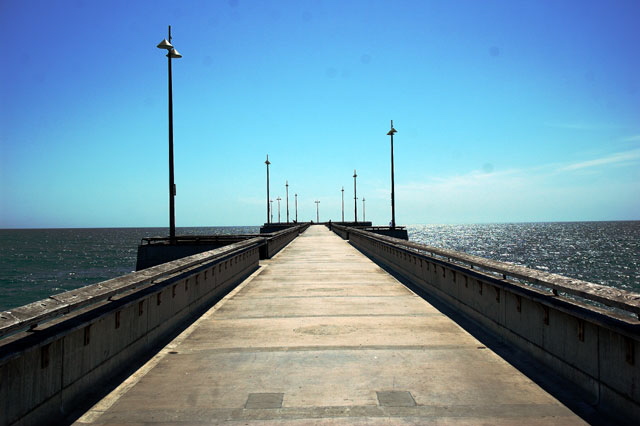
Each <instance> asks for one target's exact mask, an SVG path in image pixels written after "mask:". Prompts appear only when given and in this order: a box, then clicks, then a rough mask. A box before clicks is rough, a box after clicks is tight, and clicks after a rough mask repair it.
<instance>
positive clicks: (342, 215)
mask: <svg viewBox="0 0 640 426" xmlns="http://www.w3.org/2000/svg"><path fill="white" fill-rule="evenodd" d="M342 222H344V186H343V187H342Z"/></svg>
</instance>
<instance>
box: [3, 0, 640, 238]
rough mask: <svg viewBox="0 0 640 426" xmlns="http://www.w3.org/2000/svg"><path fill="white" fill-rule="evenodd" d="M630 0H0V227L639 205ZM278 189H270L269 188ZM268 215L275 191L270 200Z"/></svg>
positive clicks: (614, 215) (566, 212) (467, 216)
mask: <svg viewBox="0 0 640 426" xmlns="http://www.w3.org/2000/svg"><path fill="white" fill-rule="evenodd" d="M638 22H640V1H637V0H628V1H625V0H615V1H610V0H607V1H604V0H603V1H585V0H559V1H558V0H535V1H534V0H530V1H520V0H502V1H491V0H483V1H476V0H469V1H462V0H456V1H448V0H447V1H445V0H442V1H427V0H424V1H418V0H415V1H402V0H394V1H355V0H354V1H345V0H338V1H329V0H327V1H322V0H317V1H316V0H313V1H311V0H290V1H275V0H274V1H268V0H260V1H258V0H253V1H249V0H219V1H214V0H211V1H205V0H202V1H195V0H193V1H171V2H164V1H130V0H126V1H118V0H116V1H97V0H96V1H89V0H85V1H82V0H57V1H50V0H44V1H34V0H0V39H1V40H2V42H3V47H4V52H5V53H4V54H3V55H2V56H3V58H2V65H1V66H0V144H1V145H0V227H4V228H6V227H120V226H168V189H167V187H168V166H167V164H168V160H167V158H168V154H167V151H168V150H167V145H168V142H167V140H168V138H167V60H166V58H165V56H164V52H163V51H161V50H159V49H157V48H156V44H158V43H159V42H160V41H161V40H162V39H163V38H165V37H166V36H167V26H168V25H172V35H173V44H174V45H175V47H176V48H177V49H178V50H179V51H180V53H181V54H182V55H183V58H182V59H178V60H174V61H173V83H174V86H173V91H174V123H175V133H174V134H175V173H176V178H175V180H176V185H177V197H176V223H177V226H216V225H258V224H261V223H263V222H264V221H265V220H266V170H265V164H264V161H265V157H266V155H267V154H269V159H270V161H271V162H272V164H271V170H270V171H271V195H272V198H273V199H276V197H278V196H280V197H281V198H282V207H281V209H282V213H281V217H282V220H283V221H284V220H285V181H286V180H288V181H289V202H290V211H291V215H293V214H294V207H293V204H294V194H295V193H297V194H298V217H299V219H300V220H310V219H315V215H316V204H315V203H314V201H315V200H320V205H319V208H320V219H321V220H328V219H333V220H339V219H340V215H341V191H340V190H341V188H342V187H343V186H344V189H345V191H344V194H345V215H346V219H347V220H352V219H353V178H352V176H353V170H354V169H357V173H358V197H359V198H360V199H359V200H358V214H359V218H360V219H362V216H361V214H362V202H361V199H362V197H364V198H366V219H367V220H371V221H373V222H374V223H376V224H388V222H389V220H390V216H391V208H390V186H391V185H390V159H389V157H390V155H389V154H390V152H389V151H390V148H389V145H390V143H389V137H388V136H386V133H387V131H388V130H389V124H390V123H389V120H391V119H393V120H394V126H395V128H396V129H397V130H398V133H397V134H396V136H395V138H394V143H395V171H396V174H395V181H396V217H397V223H398V224H417V223H478V222H523V221H567V220H624V219H640V49H639V48H638V46H640V26H639V25H638ZM274 206H277V202H274ZM276 220H277V207H276Z"/></svg>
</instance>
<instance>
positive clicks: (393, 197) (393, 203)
mask: <svg viewBox="0 0 640 426" xmlns="http://www.w3.org/2000/svg"><path fill="white" fill-rule="evenodd" d="M395 133H398V131H397V130H396V129H394V128H393V120H391V130H389V133H387V135H389V136H391V229H395V228H396V191H395V184H394V181H393V179H394V176H393V135H394V134H395Z"/></svg>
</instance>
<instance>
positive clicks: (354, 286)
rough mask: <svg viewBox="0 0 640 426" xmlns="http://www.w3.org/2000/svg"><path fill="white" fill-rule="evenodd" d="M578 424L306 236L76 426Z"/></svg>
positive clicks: (515, 375)
mask: <svg viewBox="0 0 640 426" xmlns="http://www.w3.org/2000/svg"><path fill="white" fill-rule="evenodd" d="M89 423H93V424H105V425H112V424H150V423H179V424H217V423H229V424H239V425H245V424H287V425H307V424H320V425H334V424H335V425H337V424H357V425H365V424H367V425H369V424H371V425H379V424H406V425H422V424H465V425H471V424H493V425H499V424H527V425H537V424H584V422H583V421H582V420H581V419H580V418H578V417H576V416H575V415H574V414H573V413H572V412H571V411H570V410H569V409H567V408H566V407H565V406H563V405H562V404H561V403H560V402H558V401H557V400H556V399H555V398H553V397H552V396H550V395H549V394H548V393H546V392H545V391H544V390H542V389H541V388H540V387H539V386H538V385H536V384H535V383H533V382H532V381H531V380H529V379H528V378H527V377H525V376H524V375H523V374H522V373H520V372H519V371H518V370H516V369H514V368H513V367H512V366H511V365H509V364H508V363H507V362H505V361H504V360H502V359H501V358H500V357H498V356H497V355H496V354H495V353H493V352H492V351H491V350H490V349H488V348H485V347H484V346H483V345H482V344H481V343H480V342H479V341H478V340H476V339H475V338H474V337H472V336H471V335H469V334H468V333H467V332H465V331H464V330H463V329H462V328H460V327H459V326H458V325H457V324H455V323H454V322H453V321H452V320H450V319H449V318H448V317H446V316H444V315H443V314H441V313H440V312H439V311H437V310H436V309H435V308H434V307H432V306H431V305H430V304H429V303H427V302H425V301H424V300H423V299H422V298H420V297H418V296H417V295H415V294H414V293H412V292H411V291H410V290H408V289H407V288H406V287H405V286H403V285H402V284H401V283H399V282H398V281H397V280H396V279H395V278H393V277H392V276H390V275H389V274H387V273H386V272H385V271H383V270H382V269H381V268H380V267H378V266H377V265H376V264H374V263H373V262H371V261H370V260H369V259H368V258H366V257H365V256H364V255H362V254H361V253H360V252H358V251H357V250H356V249H355V248H353V247H351V246H350V245H349V243H348V242H346V241H343V240H342V239H340V238H339V237H337V236H336V235H334V234H333V233H331V232H330V231H329V230H328V229H327V228H325V227H324V226H312V227H310V228H309V229H308V230H307V231H306V232H305V233H304V234H302V235H301V236H300V237H298V238H297V239H296V240H294V241H293V242H292V243H291V244H290V245H289V246H288V247H286V248H285V249H284V250H283V251H281V252H280V253H279V254H278V255H276V256H275V257H274V258H273V259H271V260H268V261H264V262H263V261H261V267H260V269H259V270H258V271H257V272H256V273H254V274H253V275H252V276H251V277H249V278H248V279H247V280H245V281H244V282H243V283H242V284H241V285H240V286H239V287H238V288H236V289H235V290H234V291H233V292H232V293H231V294H229V295H228V296H227V297H226V298H225V299H224V300H222V301H221V302H219V303H218V304H217V305H216V306H215V307H213V308H212V309H211V310H209V311H208V312H207V313H206V314H205V315H204V316H203V317H201V318H200V319H199V320H198V321H197V322H196V323H194V324H193V325H192V326H190V327H189V328H188V329H187V330H185V331H184V332H183V333H182V334H181V335H180V336H179V337H177V338H176V339H175V340H174V341H173V342H171V343H170V344H169V345H168V346H166V347H165V348H164V349H163V350H162V351H161V352H160V353H158V354H157V355H156V356H155V357H154V358H153V359H152V360H150V361H149V362H148V363H147V364H146V365H145V366H143V367H142V368H141V369H140V370H138V372H137V373H136V374H134V375H133V376H131V377H130V378H129V379H127V380H126V381H125V382H124V383H123V384H122V385H121V386H120V387H118V388H117V389H115V390H114V391H113V392H112V393H111V394H110V395H108V396H107V397H105V398H104V399H103V400H102V401H100V402H99V403H98V404H96V406H94V407H93V408H92V409H91V410H90V411H88V412H87V413H86V414H85V415H84V416H83V417H81V418H80V419H79V420H78V421H77V424H89Z"/></svg>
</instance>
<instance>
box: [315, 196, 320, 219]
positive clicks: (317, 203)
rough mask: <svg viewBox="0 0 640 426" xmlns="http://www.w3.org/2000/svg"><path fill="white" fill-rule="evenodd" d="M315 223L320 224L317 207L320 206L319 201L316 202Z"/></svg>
mask: <svg viewBox="0 0 640 426" xmlns="http://www.w3.org/2000/svg"><path fill="white" fill-rule="evenodd" d="M315 203H316V223H320V208H319V207H318V206H319V205H320V201H318V200H316V201H315Z"/></svg>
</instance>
